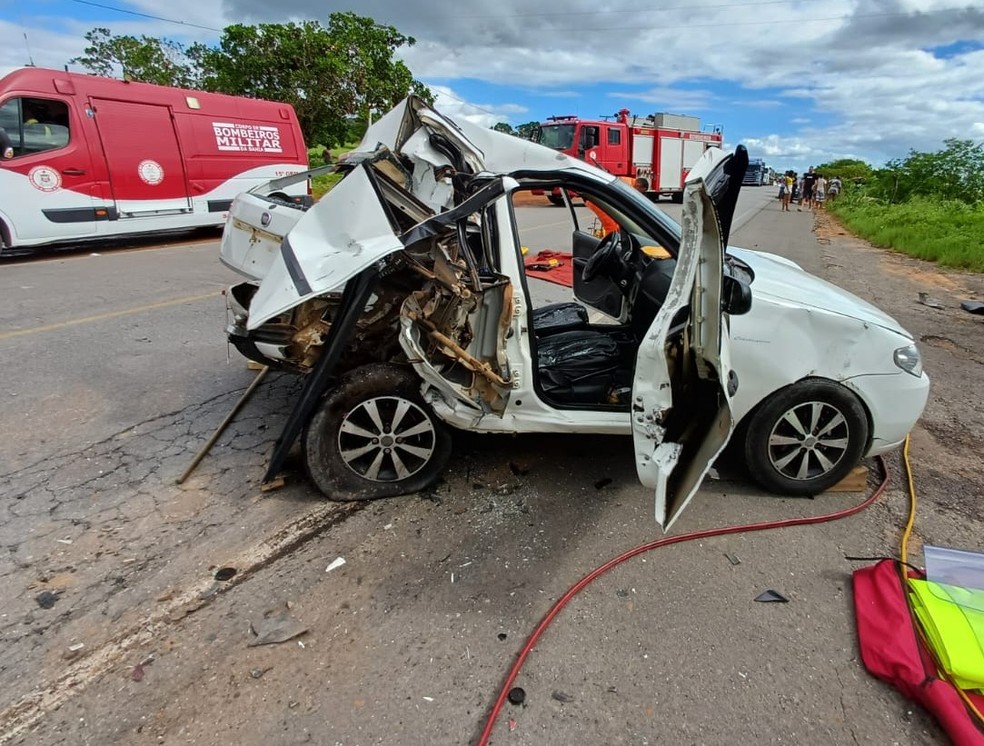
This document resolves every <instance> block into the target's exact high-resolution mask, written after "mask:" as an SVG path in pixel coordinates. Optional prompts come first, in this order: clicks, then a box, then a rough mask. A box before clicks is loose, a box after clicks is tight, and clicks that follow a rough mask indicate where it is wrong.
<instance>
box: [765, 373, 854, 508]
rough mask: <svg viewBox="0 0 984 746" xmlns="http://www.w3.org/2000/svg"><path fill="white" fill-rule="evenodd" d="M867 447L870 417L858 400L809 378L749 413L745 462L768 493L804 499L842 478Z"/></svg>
mask: <svg viewBox="0 0 984 746" xmlns="http://www.w3.org/2000/svg"><path fill="white" fill-rule="evenodd" d="M867 445H868V416H867V414H866V412H865V409H864V406H863V405H862V404H861V402H860V401H859V400H858V398H857V397H856V396H855V395H854V394H853V393H851V392H850V391H848V390H847V389H845V388H844V387H843V386H840V385H838V384H836V383H833V382H832V381H823V380H819V379H812V380H810V379H808V380H805V381H800V382H799V383H795V384H793V385H792V386H787V387H786V388H784V389H782V390H780V391H779V392H778V393H776V394H775V395H774V396H772V397H771V398H770V399H768V400H767V401H766V402H765V403H764V404H763V405H762V406H760V407H759V408H758V409H757V410H755V411H754V412H753V413H752V415H751V418H750V420H749V421H748V423H747V430H746V437H745V463H746V464H747V465H748V469H749V471H750V473H751V475H752V478H753V479H754V480H755V481H756V482H758V483H759V484H760V485H762V486H763V487H764V488H765V489H767V490H769V491H770V492H775V493H777V494H780V495H792V496H800V497H806V496H812V495H818V494H820V493H821V492H824V491H825V490H828V489H830V488H831V487H833V486H834V485H835V484H837V483H838V482H840V481H841V480H842V479H844V477H846V476H847V475H848V473H850V471H851V469H853V468H854V467H855V466H857V464H858V462H859V461H860V460H861V456H862V455H863V454H864V450H865V449H866V448H867Z"/></svg>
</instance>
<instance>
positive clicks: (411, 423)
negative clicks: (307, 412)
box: [303, 365, 451, 501]
mask: <svg viewBox="0 0 984 746" xmlns="http://www.w3.org/2000/svg"><path fill="white" fill-rule="evenodd" d="M419 392H420V379H418V378H417V377H416V375H414V373H413V372H412V371H411V370H410V369H409V368H406V367H403V366H399V365H368V366H365V367H362V368H358V369H356V370H354V371H352V372H351V373H349V374H348V375H347V376H346V377H345V378H344V379H342V381H341V382H340V383H339V385H338V386H337V387H335V388H334V389H333V390H332V391H330V392H329V393H328V395H327V396H326V397H325V399H324V401H323V402H322V405H321V407H320V408H319V409H318V411H317V412H316V413H315V415H314V417H312V418H311V422H310V423H309V425H308V427H307V429H306V430H305V433H304V439H303V449H304V457H305V461H306V463H307V469H308V473H309V474H310V476H311V480H312V481H313V482H314V483H315V485H316V486H317V487H318V489H319V490H321V492H322V493H323V494H324V495H325V496H326V497H327V498H328V499H330V500H338V501H348V500H375V499H377V498H381V497H394V496H396V495H405V494H409V493H412V492H419V491H420V490H422V489H425V488H426V487H429V486H430V485H432V484H433V483H434V482H435V481H437V479H438V477H440V475H441V473H442V472H443V471H444V467H445V466H446V465H447V462H448V459H449V458H450V455H451V438H450V435H449V434H448V432H447V428H446V427H445V425H444V424H443V423H442V422H441V421H440V420H438V419H437V418H436V417H435V416H434V413H433V412H432V411H431V409H430V407H429V406H428V405H427V403H426V402H424V400H423V398H422V397H421V396H420V393H419Z"/></svg>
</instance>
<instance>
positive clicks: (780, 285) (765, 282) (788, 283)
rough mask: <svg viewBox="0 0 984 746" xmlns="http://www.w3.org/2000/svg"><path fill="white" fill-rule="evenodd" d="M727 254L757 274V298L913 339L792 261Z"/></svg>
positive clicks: (888, 318)
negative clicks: (813, 311) (788, 304)
mask: <svg viewBox="0 0 984 746" xmlns="http://www.w3.org/2000/svg"><path fill="white" fill-rule="evenodd" d="M728 253H729V254H731V255H732V256H734V257H735V258H737V259H740V260H741V261H743V262H745V263H746V264H748V266H749V267H751V269H752V272H754V274H755V280H754V282H753V283H752V291H753V292H754V294H755V297H756V298H763V297H765V296H771V297H773V298H776V299H779V300H782V301H786V302H789V303H794V304H796V305H799V306H804V307H806V308H816V309H819V310H824V311H830V312H831V313H836V314H839V315H841V316H847V317H850V318H853V319H857V320H859V321H862V322H864V323H867V324H874V325H875V326H880V327H882V328H884V329H888V330H889V331H893V332H895V333H897V334H900V335H902V336H904V337H906V338H907V339H911V338H912V335H911V334H909V333H908V332H907V331H906V330H905V329H903V328H902V327H901V326H900V325H899V323H898V322H897V321H896V320H895V319H893V318H892V317H891V316H889V315H888V314H887V313H885V312H884V311H882V310H881V309H879V308H876V307H875V306H873V305H871V304H870V303H868V302H867V301H864V300H862V299H861V298H858V297H857V296H856V295H852V294H851V293H849V292H847V291H846V290H843V289H841V288H839V287H837V286H836V285H832V284H831V283H829V282H826V281H825V280H821V279H820V278H819V277H817V276H816V275H812V274H810V273H809V272H807V271H806V270H804V269H802V268H801V267H799V266H798V265H797V264H794V263H793V262H790V261H788V260H786V259H782V258H781V257H775V256H773V255H771V254H767V253H765V252H759V251H751V250H749V249H739V248H736V247H729V248H728Z"/></svg>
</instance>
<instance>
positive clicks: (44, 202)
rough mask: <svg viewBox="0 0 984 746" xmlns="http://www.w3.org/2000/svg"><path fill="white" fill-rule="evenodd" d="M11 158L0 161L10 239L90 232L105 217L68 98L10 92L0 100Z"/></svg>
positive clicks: (1, 203) (21, 241) (20, 241)
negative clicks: (4, 98) (12, 152)
mask: <svg viewBox="0 0 984 746" xmlns="http://www.w3.org/2000/svg"><path fill="white" fill-rule="evenodd" d="M0 127H3V129H4V130H5V131H6V133H7V136H8V137H9V138H10V141H11V145H12V146H13V151H14V157H13V158H9V159H6V160H3V159H0V194H2V195H3V199H2V200H0V217H2V219H3V220H4V222H5V223H6V225H7V226H8V227H9V228H10V232H11V243H12V244H13V245H14V246H17V245H31V244H40V243H50V242H53V241H61V240H71V239H73V238H78V237H82V236H89V235H93V234H94V233H95V231H96V222H97V220H105V219H106V217H107V213H106V210H105V207H106V206H105V204H103V202H102V200H100V199H98V196H99V194H98V185H97V183H96V181H95V179H94V176H93V169H92V160H91V156H90V153H89V147H88V144H87V143H86V139H85V134H84V133H83V129H82V122H81V121H80V119H79V113H78V111H77V110H76V108H75V107H74V106H73V105H72V100H71V99H62V98H56V97H54V96H37V95H33V94H21V95H17V94H14V95H13V96H11V97H9V98H7V99H6V100H4V101H2V102H0Z"/></svg>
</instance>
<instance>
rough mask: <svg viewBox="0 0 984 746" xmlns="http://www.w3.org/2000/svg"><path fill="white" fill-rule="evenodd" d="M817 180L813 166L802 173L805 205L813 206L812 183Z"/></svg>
mask: <svg viewBox="0 0 984 746" xmlns="http://www.w3.org/2000/svg"><path fill="white" fill-rule="evenodd" d="M816 182H817V175H816V174H815V173H814V172H813V166H810V168H809V170H808V171H807V172H806V173H805V174H804V175H803V199H804V200H806V206H807V207H811V208H812V207H813V185H814V184H816Z"/></svg>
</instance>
